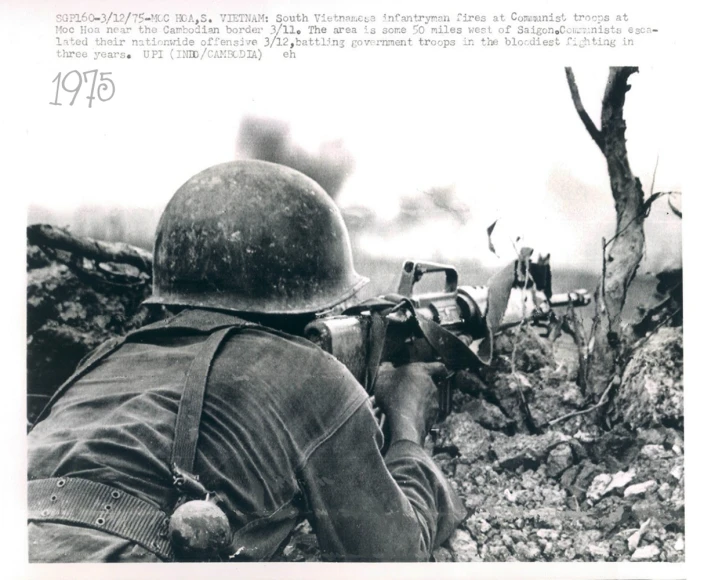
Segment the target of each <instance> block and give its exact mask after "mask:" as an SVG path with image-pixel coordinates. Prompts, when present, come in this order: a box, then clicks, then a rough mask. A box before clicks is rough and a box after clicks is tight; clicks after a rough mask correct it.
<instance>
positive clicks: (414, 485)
mask: <svg viewBox="0 0 704 580" xmlns="http://www.w3.org/2000/svg"><path fill="white" fill-rule="evenodd" d="M228 328H231V329H234V331H233V332H230V333H228V335H227V336H226V337H224V338H223V340H222V344H221V345H220V346H219V348H218V350H217V353H216V354H215V355H214V356H213V358H212V363H211V364H210V365H208V366H209V371H208V374H207V384H206V386H205V387H206V388H205V398H204V404H203V410H202V417H201V420H200V429H199V434H200V435H199V438H198V447H197V454H196V457H195V462H194V468H193V474H194V475H196V476H197V477H198V482H199V484H200V485H202V487H203V488H204V489H206V490H207V491H208V492H210V494H211V497H212V498H215V500H216V502H217V505H218V507H219V508H220V509H222V511H223V512H224V513H225V514H226V516H227V519H228V523H229V527H230V530H231V534H230V537H229V541H228V543H227V545H226V546H224V547H223V548H222V550H221V551H220V552H219V553H218V555H217V558H219V559H222V560H229V561H233V560H235V561H237V560H265V559H268V558H271V557H272V556H273V555H274V554H275V553H276V552H277V550H278V549H280V548H281V547H282V545H283V544H284V543H285V542H286V540H287V538H288V536H289V534H290V532H291V531H292V530H293V528H294V527H295V526H296V525H297V523H298V522H299V521H300V520H301V519H302V518H303V517H308V518H309V519H310V521H311V522H312V524H313V527H314V529H315V531H316V534H317V536H318V539H319V543H320V547H321V549H322V551H323V554H324V557H326V558H328V559H332V560H345V561H374V560H381V561H385V560H416V559H427V557H428V555H429V552H430V550H431V549H432V548H433V547H434V546H437V545H438V544H439V543H441V542H442V541H444V540H445V539H446V538H447V537H448V536H449V534H450V533H451V532H452V530H453V529H454V528H455V527H456V525H457V524H458V523H459V521H460V520H461V518H462V517H463V515H464V508H463V506H462V505H461V503H460V502H459V500H458V498H457V496H456V494H455V492H454V491H453V490H452V489H451V488H450V486H449V484H448V482H447V481H446V480H445V478H444V477H443V475H442V474H441V473H440V471H439V469H438V468H437V466H436V465H435V464H434V463H433V461H432V460H431V459H430V457H429V456H428V455H427V454H426V453H425V451H424V450H423V449H421V448H420V447H419V446H418V445H415V444H414V443H411V442H409V441H402V442H400V443H398V444H396V445H393V446H392V447H391V449H389V451H388V452H387V454H386V456H385V457H384V458H382V456H381V454H380V453H379V449H380V446H381V434H380V431H379V429H378V426H377V424H376V422H375V420H374V417H373V414H372V412H371V409H370V406H369V403H368V398H367V395H366V393H365V391H364V390H363V389H362V387H361V386H360V385H359V384H358V383H357V382H356V381H355V380H354V378H353V377H352V376H351V375H350V373H349V372H348V371H347V369H346V368H345V367H344V366H343V365H341V364H340V363H338V362H337V361H336V360H335V359H334V358H332V357H331V356H329V355H327V354H326V353H324V352H323V351H322V350H320V349H318V348H317V347H315V346H314V345H312V344H310V343H309V342H308V341H306V340H304V339H301V338H297V337H292V336H289V335H286V334H283V333H280V332H277V331H273V330H270V329H266V328H263V327H258V326H252V325H246V324H245V323H243V321H242V320H241V319H238V318H237V317H235V316H232V315H229V314H225V313H217V312H213V311H206V310H187V311H185V312H183V313H181V314H179V315H177V316H175V317H173V318H171V319H169V320H167V321H166V322H162V323H157V324H155V325H151V326H148V327H145V328H143V329H141V330H139V331H137V332H135V333H132V334H131V335H128V337H127V339H126V340H125V341H124V342H123V343H122V344H121V345H120V346H119V347H118V348H114V345H112V344H108V345H107V346H106V347H103V349H99V351H98V352H97V354H95V355H93V357H91V358H92V359H93V360H95V359H99V360H97V362H95V363H93V364H92V365H91V362H90V360H89V361H88V369H87V371H81V370H80V369H79V371H78V373H77V375H78V376H77V378H76V379H75V380H74V381H73V382H72V384H71V385H70V386H69V387H68V388H67V389H65V391H64V392H63V394H62V395H61V396H60V397H59V398H58V399H57V400H56V401H55V402H54V404H53V406H52V408H51V410H50V412H49V414H48V415H47V416H46V417H45V418H44V419H43V420H41V421H40V422H39V423H38V424H37V425H36V427H35V428H34V429H33V430H32V431H31V432H30V434H29V466H28V469H29V480H30V483H29V486H30V490H29V491H30V493H29V503H30V528H29V543H30V560H31V561H33V562H46V561H65V562H78V561H122V560H125V561H149V560H164V561H168V560H171V559H173V558H174V557H178V554H176V555H174V553H173V550H172V547H171V546H170V544H169V541H168V539H169V538H168V520H169V517H170V515H171V513H172V512H173V510H174V508H175V507H176V506H177V505H178V503H179V500H182V498H183V495H184V494H183V492H182V490H180V489H178V488H177V487H176V486H174V472H173V468H172V464H171V461H172V456H173V439H174V433H175V425H176V417H177V413H178V408H179V401H180V399H181V396H182V394H183V389H184V385H185V383H186V377H187V375H188V372H189V368H191V367H193V366H194V365H197V364H198V354H199V353H201V352H203V349H204V345H205V344H206V343H207V341H208V339H209V337H212V336H213V335H214V334H215V333H217V332H218V331H219V330H222V329H228ZM111 348H112V350H110V349H111ZM101 350H102V353H103V354H104V353H105V352H106V351H110V352H109V354H107V355H104V356H102V358H101ZM282 369H285V372H282ZM107 506H110V508H109V509H107ZM135 514H136V515H135ZM409 546H411V548H410V549H409Z"/></svg>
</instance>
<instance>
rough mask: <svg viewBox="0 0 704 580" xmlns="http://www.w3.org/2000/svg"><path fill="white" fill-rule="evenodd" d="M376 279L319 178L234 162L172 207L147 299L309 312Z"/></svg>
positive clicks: (190, 187) (205, 175)
mask: <svg viewBox="0 0 704 580" xmlns="http://www.w3.org/2000/svg"><path fill="white" fill-rule="evenodd" d="M367 282H368V280H367V279H366V278H363V277H362V276H359V275H358V274H357V272H356V271H355V269H354V265H353V263H352V249H351V246H350V240H349V235H348V233H347V228H346V226H345V223H344V221H343V219H342V215H341V214H340V211H339V210H338V208H337V206H336V205H335V204H334V203H333V201H332V200H331V199H330V197H329V196H328V195H327V194H326V193H325V191H324V190H323V189H322V188H321V187H320V186H319V185H318V184H317V183H316V182H315V181H313V180H312V179H310V178H308V177H306V176H305V175H303V174H302V173H300V172H298V171H295V170H294V169H291V168H289V167H284V166H282V165H277V164H275V163H268V162H265V161H250V160H247V161H233V162H229V163H223V164H220V165H215V166H213V167H210V168H209V169H206V170H205V171H202V172H201V173H198V174H197V175H195V176H194V177H192V178H191V179H189V180H188V181H187V182H186V183H185V184H184V185H182V186H181V188H180V189H179V190H178V191H177V192H176V193H175V194H174V196H173V197H172V198H171V201H170V202H169V203H168V205H167V206H166V209H165V210H164V213H163V214H162V216H161V220H160V221H159V225H158V226H157V232H156V240H155V243H154V280H153V295H152V297H151V298H149V299H148V300H147V301H146V303H151V304H167V305H177V306H197V307H204V308H216V309H224V310H230V311H235V312H252V313H261V314H304V313H314V312H320V311H322V310H326V309H329V308H331V307H333V306H335V305H336V304H339V303H340V302H343V301H344V300H346V299H348V298H349V297H350V296H352V295H353V294H354V293H355V292H357V291H358V290H359V289H360V288H361V287H362V286H364V285H365V284H366V283H367Z"/></svg>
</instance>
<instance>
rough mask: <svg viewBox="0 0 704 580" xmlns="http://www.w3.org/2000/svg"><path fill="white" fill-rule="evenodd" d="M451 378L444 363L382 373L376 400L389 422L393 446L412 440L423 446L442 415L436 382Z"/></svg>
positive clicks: (383, 368)
mask: <svg viewBox="0 0 704 580" xmlns="http://www.w3.org/2000/svg"><path fill="white" fill-rule="evenodd" d="M446 376H447V371H446V369H445V366H444V365H443V364H442V363H411V364H407V365H402V366H399V367H396V368H394V367H393V366H392V365H390V364H388V363H385V364H383V365H382V366H381V367H380V369H379V374H378V375H377V380H376V384H375V398H376V402H377V405H378V406H379V408H380V409H381V410H382V411H384V413H385V414H386V417H387V419H388V421H389V428H390V432H391V442H392V443H393V442H394V440H398V439H408V440H410V441H414V442H416V443H418V444H422V442H423V440H424V439H425V434H426V431H427V429H428V428H429V427H430V426H431V425H432V423H433V421H434V420H435V418H436V417H437V413H438V393H437V387H436V382H437V381H439V380H441V379H443V378H444V377H446Z"/></svg>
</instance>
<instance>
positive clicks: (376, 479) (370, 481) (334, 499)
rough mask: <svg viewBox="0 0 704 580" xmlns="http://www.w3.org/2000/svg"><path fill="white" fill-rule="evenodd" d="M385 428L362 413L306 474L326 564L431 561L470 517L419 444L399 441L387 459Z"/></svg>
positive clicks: (323, 447) (320, 451)
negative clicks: (382, 445)
mask: <svg viewBox="0 0 704 580" xmlns="http://www.w3.org/2000/svg"><path fill="white" fill-rule="evenodd" d="M380 442H381V436H380V432H379V428H378V426H377V424H376V421H375V420H374V417H373V415H372V413H371V410H370V408H369V407H368V406H363V407H361V408H359V409H358V410H357V411H356V412H355V413H354V414H353V415H352V416H351V417H350V418H349V419H348V420H347V421H346V422H345V423H344V424H343V425H342V426H341V427H340V428H339V429H338V430H337V431H336V432H335V433H334V434H333V435H332V436H331V437H330V438H328V439H327V440H326V441H324V442H323V443H321V444H320V445H319V446H318V447H317V448H316V449H315V451H314V452H313V453H312V454H311V455H310V457H309V458H308V461H307V463H306V464H305V466H304V468H303V470H302V480H303V487H304V488H305V489H304V491H305V495H306V499H307V502H308V507H309V509H310V512H311V513H310V514H309V518H310V519H311V523H312V525H313V526H314V529H315V531H316V534H317V536H318V541H319V544H320V547H321V549H322V550H323V553H324V556H325V557H326V559H331V560H344V561H424V560H428V559H429V557H430V554H431V551H432V550H433V548H435V547H437V546H438V545H439V544H440V543H442V542H443V541H444V540H445V539H447V537H449V535H450V534H451V533H452V531H453V530H454V529H455V527H456V526H457V525H458V524H459V522H460V521H461V519H462V518H463V517H464V507H463V506H462V504H461V502H460V501H459V499H458V498H457V496H456V494H455V493H454V491H453V490H452V488H451V487H450V485H449V483H448V482H447V480H446V479H445V478H444V476H443V475H442V473H441V472H440V470H439V469H438V467H437V466H436V465H435V464H434V463H433V461H432V459H431V458H430V457H429V456H428V455H427V453H426V452H425V451H424V450H423V449H422V448H421V446H420V445H418V443H417V442H414V441H411V440H409V439H398V440H397V441H395V442H393V441H392V443H391V447H390V448H389V451H388V452H387V454H386V457H382V456H381V453H380V450H379V449H380Z"/></svg>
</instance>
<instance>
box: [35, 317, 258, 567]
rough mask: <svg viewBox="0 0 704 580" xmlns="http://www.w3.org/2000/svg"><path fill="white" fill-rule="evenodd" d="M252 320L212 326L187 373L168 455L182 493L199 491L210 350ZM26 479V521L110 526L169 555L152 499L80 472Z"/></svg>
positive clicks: (162, 518) (165, 523)
mask: <svg viewBox="0 0 704 580" xmlns="http://www.w3.org/2000/svg"><path fill="white" fill-rule="evenodd" d="M157 324H158V323H157ZM155 326H157V325H153V326H152V328H154V327H155ZM159 326H162V324H159ZM255 326H257V325H255V324H251V323H247V322H244V321H239V322H238V323H237V324H235V325H228V326H226V327H224V328H223V327H221V328H217V329H213V330H214V332H212V333H211V334H210V336H208V338H207V339H206V340H205V341H204V343H203V346H202V347H201V348H200V351H199V352H198V354H197V355H196V356H195V358H194V359H193V362H192V363H191V365H190V367H189V369H188V372H187V373H186V381H185V385H184V390H183V394H182V395H181V400H180V401H179V407H178V414H177V416H176V427H175V433H174V443H173V448H172V455H171V468H172V471H173V472H174V485H175V486H176V488H177V489H179V490H180V491H181V493H182V494H183V495H188V494H189V493H191V494H193V493H194V489H193V488H195V493H198V488H202V486H200V484H199V482H198V477H197V476H195V475H194V474H193V468H194V463H195V456H196V447H197V444H198V435H199V433H200V419H201V414H202V410H203V401H204V397H205V390H206V385H207V381H208V374H209V372H210V367H211V363H212V361H213V358H214V357H215V353H216V352H217V350H218V348H219V347H220V345H221V344H222V342H223V341H224V340H225V338H226V337H227V336H228V335H230V334H231V333H233V332H236V331H238V330H241V329H243V328H245V327H255ZM142 331H143V329H142V330H137V331H135V332H133V333H130V334H129V335H127V336H126V337H123V338H121V339H118V340H117V341H115V342H114V343H113V344H112V345H110V346H109V347H108V348H105V349H104V350H102V351H101V352H99V353H98V354H97V355H96V356H95V357H94V358H93V359H92V360H90V361H89V362H88V364H87V365H86V366H85V367H83V368H82V369H80V370H79V371H77V372H76V374H74V375H73V376H72V377H71V378H69V380H68V381H66V383H64V384H63V385H62V386H61V387H60V389H59V391H57V395H59V392H60V393H61V394H63V392H65V391H66V389H67V388H68V387H69V386H70V385H71V384H72V383H73V382H75V380H76V379H77V378H79V377H80V376H83V375H84V374H85V373H86V372H88V371H89V370H90V369H92V368H94V367H95V365H97V364H98V362H100V361H101V360H103V359H104V358H105V357H107V356H108V355H109V354H110V353H112V352H114V351H115V350H117V349H118V348H119V347H120V346H121V345H122V344H123V343H124V342H125V340H127V339H128V338H129V337H131V336H133V335H135V334H138V333H141V332H142ZM55 398H56V397H55ZM53 400H54V399H52V402H53ZM176 474H178V477H176ZM28 483H29V492H28V493H29V496H28V504H29V518H28V520H29V521H35V522H39V521H46V522H59V523H64V524H69V525H80V526H84V527H89V528H93V529H96V530H101V531H105V532H109V533H112V534H114V535H116V536H120V537H122V538H125V539H127V540H131V541H133V542H135V543H137V544H139V545H140V546H142V547H144V548H146V549H147V550H149V551H151V552H153V553H154V554H156V555H157V556H159V557H160V558H162V559H163V560H167V561H169V560H173V559H174V554H173V550H172V547H171V544H170V541H169V535H168V527H169V514H167V513H165V512H164V511H162V510H160V509H159V508H157V507H155V506H154V505H153V504H150V503H148V502H146V501H143V500H141V499H139V498H137V497H135V496H133V495H131V494H128V493H126V492H124V491H123V490H119V489H116V488H114V487H111V486H108V485H105V484H102V483H97V482H93V481H88V480H85V479H81V478H74V477H61V478H50V479H36V480H31V481H29V482H28ZM189 487H190V488H191V489H189Z"/></svg>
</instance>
